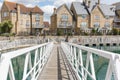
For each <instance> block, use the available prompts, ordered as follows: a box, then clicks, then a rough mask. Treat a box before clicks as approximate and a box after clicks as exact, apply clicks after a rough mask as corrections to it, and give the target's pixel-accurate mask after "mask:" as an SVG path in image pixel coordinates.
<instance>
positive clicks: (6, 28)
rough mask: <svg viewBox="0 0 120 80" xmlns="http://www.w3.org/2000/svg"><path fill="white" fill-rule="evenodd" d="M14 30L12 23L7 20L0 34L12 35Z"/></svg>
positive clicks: (2, 25)
mask: <svg viewBox="0 0 120 80" xmlns="http://www.w3.org/2000/svg"><path fill="white" fill-rule="evenodd" d="M12 28H13V24H12V22H11V21H9V20H6V21H4V22H2V23H1V24H0V33H2V34H3V33H10V32H11V29H12Z"/></svg>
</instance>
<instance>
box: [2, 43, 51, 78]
mask: <svg viewBox="0 0 120 80" xmlns="http://www.w3.org/2000/svg"><path fill="white" fill-rule="evenodd" d="M52 48H53V42H51V43H44V44H41V45H38V46H34V47H29V48H25V49H21V50H17V51H13V52H9V53H4V54H2V55H1V57H0V80H7V79H8V77H9V78H10V80H37V78H38V76H39V74H40V72H41V71H42V69H43V68H44V65H45V64H46V62H47V60H48V58H49V55H50V53H51V51H52ZM18 58H19V59H18ZM20 61H21V62H20ZM15 63H16V64H15ZM18 64H20V65H18ZM22 64H23V65H22ZM22 66H23V68H21V67H22ZM17 67H18V68H17ZM18 70H21V71H19V72H22V73H19V75H21V78H19V79H18V77H20V76H19V75H16V71H18Z"/></svg>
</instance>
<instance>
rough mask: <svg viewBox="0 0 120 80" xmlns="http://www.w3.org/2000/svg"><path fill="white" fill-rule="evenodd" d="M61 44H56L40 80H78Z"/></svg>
mask: <svg viewBox="0 0 120 80" xmlns="http://www.w3.org/2000/svg"><path fill="white" fill-rule="evenodd" d="M73 74H74V73H73V71H72V69H71V68H70V67H69V64H68V63H67V59H66V57H65V55H64V54H63V51H62V49H61V47H60V45H59V44H55V46H54V48H53V50H52V52H51V55H50V57H49V59H48V62H47V64H46V65H45V67H44V69H43V71H42V73H41V74H40V76H39V78H38V79H39V80H77V79H76V78H75V76H74V75H73Z"/></svg>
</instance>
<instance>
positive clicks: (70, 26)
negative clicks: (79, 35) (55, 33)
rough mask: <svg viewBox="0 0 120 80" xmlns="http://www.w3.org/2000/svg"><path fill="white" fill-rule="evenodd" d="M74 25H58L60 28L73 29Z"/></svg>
mask: <svg viewBox="0 0 120 80" xmlns="http://www.w3.org/2000/svg"><path fill="white" fill-rule="evenodd" d="M72 26H73V25H72V23H70V24H68V23H66V24H58V28H72Z"/></svg>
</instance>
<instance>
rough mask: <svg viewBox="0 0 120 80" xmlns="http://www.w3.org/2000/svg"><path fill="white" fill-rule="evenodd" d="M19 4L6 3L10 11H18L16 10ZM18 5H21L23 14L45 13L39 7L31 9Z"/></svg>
mask: <svg viewBox="0 0 120 80" xmlns="http://www.w3.org/2000/svg"><path fill="white" fill-rule="evenodd" d="M17 4H18V3H15V2H8V1H5V5H6V6H7V7H8V9H9V11H16V8H17V7H16V5H17ZM18 5H20V11H21V12H22V13H29V12H34V13H43V11H42V10H41V9H40V8H39V7H38V6H35V7H33V8H30V7H26V6H24V5H23V4H18Z"/></svg>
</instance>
